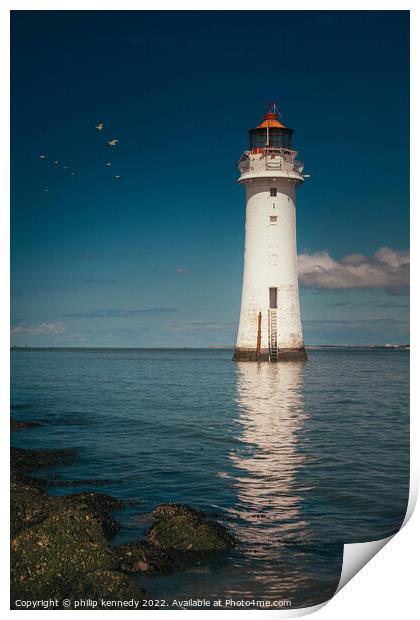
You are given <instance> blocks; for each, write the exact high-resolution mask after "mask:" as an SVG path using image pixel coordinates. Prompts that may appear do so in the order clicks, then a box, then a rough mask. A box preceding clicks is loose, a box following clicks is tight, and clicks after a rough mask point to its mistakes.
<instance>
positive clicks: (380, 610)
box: [0, 0, 420, 620]
mask: <svg viewBox="0 0 420 620" xmlns="http://www.w3.org/2000/svg"><path fill="white" fill-rule="evenodd" d="M337 8H339V9H340V10H411V21H412V38H411V41H412V43H411V50H412V51H411V58H412V79H411V84H412V95H411V100H412V102H411V110H412V115H411V123H412V135H413V136H414V139H415V141H414V146H413V147H412V159H411V178H412V179H415V180H416V176H417V174H418V166H417V163H418V161H419V159H418V138H419V124H418V121H417V115H416V114H415V110H416V109H418V108H419V101H418V87H417V83H418V77H417V80H415V79H413V77H414V76H415V75H416V76H418V75H419V71H418V61H417V58H419V57H420V54H419V49H418V48H419V45H418V42H417V39H418V37H419V34H420V33H419V27H418V26H419V19H418V9H417V8H416V7H415V6H414V2H411V3H409V2H395V1H382V2H379V1H372V0H370V1H365V2H361V1H360V0H354V1H353V2H352V3H341V5H340V7H337V3H336V2H332V1H328V2H325V1H324V2H318V3H315V2H313V1H312V2H311V1H309V0H307V1H302V0H295V1H294V2H293V3H291V2H287V3H286V2H284V1H276V0H266V2H265V3H264V10H291V9H294V10H337ZM150 9H154V10H170V9H171V10H174V9H182V10H263V9H262V7H260V6H256V5H255V3H254V2H251V1H250V0H242V1H241V2H239V0H235V1H231V2H228V3H227V2H226V1H224V2H221V1H220V0H214V1H213V2H211V3H210V2H200V3H198V2H191V1H188V2H185V1H184V2H173V1H172V2H171V1H166V2H162V1H159V0H155V2H154V3H153V6H150V5H148V3H144V2H138V1H137V2H136V1H135V0H121V1H120V2H119V3H116V2H111V1H110V0H90V1H86V0H84V1H81V0H73V1H72V2H69V1H67V2H64V1H63V2H59V1H58V0H55V1H53V0H43V1H40V2H30V1H23V0H22V1H18V0H16V1H14V2H12V1H9V2H7V1H6V2H5V3H4V4H3V6H2V8H1V12H0V17H1V19H0V41H1V44H2V45H3V53H2V54H0V67H1V75H2V78H3V79H2V84H3V86H4V85H5V84H9V25H8V21H9V19H8V12H9V10H150ZM415 69H417V71H415ZM384 105H386V102H384ZM391 121H392V119H391ZM0 122H1V125H2V126H1V129H2V132H1V134H0V135H1V136H2V140H1V148H2V149H3V151H4V156H3V157H2V159H1V161H2V164H3V165H2V167H1V172H0V174H1V184H0V187H1V190H2V192H3V194H5V196H4V200H3V201H2V202H1V206H2V208H1V209H0V235H1V237H0V265H1V268H2V278H1V280H0V282H1V284H2V288H1V303H0V317H1V326H2V329H1V331H0V343H1V348H0V352H1V353H0V354H1V357H0V369H1V375H0V381H1V383H0V405H1V410H2V412H3V424H4V432H3V433H2V437H3V441H4V446H3V450H2V455H3V458H4V461H5V462H4V463H3V467H2V469H1V472H2V477H3V479H2V482H3V485H2V488H3V489H6V488H7V485H8V470H9V463H8V457H7V455H8V453H9V440H8V434H9V433H8V430H9V417H8V411H9V346H10V341H9V319H10V317H9V301H8V300H9V284H10V283H9V249H10V248H9V238H8V230H9V214H8V210H7V208H6V205H8V204H9V195H10V186H9V166H8V162H9V152H8V142H9V140H7V137H9V101H8V99H7V98H6V97H3V98H2V99H1V115H0ZM411 189H412V205H413V208H412V218H411V239H412V244H411V256H412V263H414V264H415V265H417V255H418V250H417V248H416V244H415V240H416V239H417V237H416V233H417V234H418V232H419V228H418V219H419V216H418V211H417V209H418V206H417V205H420V201H419V200H418V199H417V198H418V195H417V194H418V189H417V184H415V183H411ZM397 209H398V205H396V210H397ZM418 302H419V295H418V290H417V286H414V287H412V315H413V316H415V317H417V316H419V312H418V310H419V309H420V308H419V303H418ZM417 334H418V329H417V326H416V324H413V326H412V338H411V343H412V353H411V356H412V362H411V363H412V377H414V376H415V375H417V373H418V371H419V365H418V359H417V358H418V354H417V349H418V344H419V343H418V335H417ZM417 376H418V375H417ZM417 383H418V381H417V382H414V380H413V381H412V403H413V406H412V412H413V415H412V416H411V446H412V449H411V500H410V501H411V502H412V501H413V498H414V497H415V496H416V495H417V489H418V473H419V453H420V451H419V446H418V439H417V438H418V427H419V424H418V421H417V415H414V413H418V411H419V406H418V405H419V399H418V389H417ZM5 497H7V494H6V493H4V495H3V503H6V504H7V506H4V508H3V510H2V511H1V518H2V525H4V526H5V527H4V528H3V536H2V539H1V552H2V556H3V557H4V558H8V557H9V541H8V523H7V521H8V519H7V515H8V499H6V501H5V499H4V498H5ZM418 513H419V511H418V510H417V512H416V513H415V515H414V517H413V519H412V520H411V521H410V522H409V523H408V524H407V525H406V526H405V527H404V530H403V531H402V532H400V533H399V534H397V536H395V537H394V538H393V540H392V541H391V542H390V544H389V545H387V547H386V549H384V550H383V551H382V552H381V554H379V557H376V558H374V559H373V560H372V561H371V562H370V563H369V564H368V565H367V566H366V567H365V568H364V569H363V571H362V575H363V576H362V577H361V576H356V578H355V579H353V580H352V583H351V586H348V587H347V588H344V589H343V590H342V591H341V592H340V593H339V595H338V596H336V597H334V599H333V600H332V601H331V602H330V603H329V604H328V605H327V606H326V607H324V608H323V609H322V611H320V612H319V613H320V614H321V615H320V617H323V618H325V619H326V620H327V619H328V618H329V617H331V618H332V619H334V620H336V618H337V617H339V618H340V619H343V620H346V619H347V618H350V617H351V618H353V617H354V615H356V614H358V615H359V614H360V612H361V611H362V612H363V616H365V617H368V616H369V615H370V614H372V616H373V615H374V616H375V617H379V618H394V617H397V616H398V618H401V617H402V616H404V615H405V616H406V617H407V616H408V615H411V614H412V612H413V611H414V609H415V608H416V606H417V605H416V595H417V591H416V588H417V587H418V586H417V583H416V582H415V581H414V579H415V577H416V575H415V572H414V567H415V564H416V556H415V551H414V550H415V549H418V548H419V544H418V543H419V529H420V528H419V527H418V526H419V521H420V519H419V515H418ZM416 545H417V546H416ZM410 567H411V568H410ZM1 577H2V584H6V583H8V580H9V566H8V562H7V561H6V562H3V564H2V573H1ZM4 590H5V595H4V598H3V600H2V607H3V609H4V611H5V612H6V613H7V614H9V613H10V614H14V613H18V612H15V611H10V610H9V609H8V608H9V600H8V596H7V592H6V588H5V589H4ZM317 607H318V606H317ZM361 607H362V608H363V609H361ZM290 611H296V612H302V611H303V610H286V611H283V612H277V611H255V612H252V613H253V614H264V616H265V617H266V616H267V614H270V615H273V614H278V613H280V615H283V617H284V614H285V613H289V612H290ZM32 613H42V612H32ZM49 613H50V614H51V612H49ZM52 613H53V614H54V613H60V612H52ZM70 613H71V612H70ZM78 613H79V614H80V613H88V612H78ZM111 613H114V614H115V613H119V612H111ZM141 613H142V614H143V613H145V612H144V611H142V612H141ZM166 613H170V614H171V616H172V617H173V618H174V620H175V616H174V614H180V613H183V612H181V611H179V612H178V611H173V610H171V611H170V612H165V611H153V614H154V615H156V614H158V615H159V614H166ZM190 613H193V614H197V613H212V612H209V611H206V612H196V611H192V612H190ZM217 613H218V614H219V617H221V616H220V614H228V615H231V614H232V613H233V614H236V615H235V617H238V614H244V615H245V616H247V617H249V613H250V611H226V612H224V611H218V612H217ZM289 615H290V613H289ZM298 615H302V614H301V613H300V614H298ZM107 616H109V612H108V613H107Z"/></svg>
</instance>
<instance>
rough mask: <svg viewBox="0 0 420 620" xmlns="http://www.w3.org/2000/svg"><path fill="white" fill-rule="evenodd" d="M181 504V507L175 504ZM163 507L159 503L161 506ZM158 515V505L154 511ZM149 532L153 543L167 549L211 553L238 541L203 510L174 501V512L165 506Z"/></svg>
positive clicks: (180, 551)
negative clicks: (161, 516)
mask: <svg viewBox="0 0 420 620" xmlns="http://www.w3.org/2000/svg"><path fill="white" fill-rule="evenodd" d="M175 506H178V508H175ZM158 508H160V507H158ZM153 514H154V515H155V518H156V514H158V515H159V510H157V509H155V510H154V511H153V513H152V515H153ZM163 514H164V517H163V518H158V519H157V520H156V521H155V523H153V525H152V526H151V527H150V529H149V530H148V531H147V533H146V538H147V540H148V542H149V543H150V544H151V545H154V546H155V547H158V548H159V549H163V550H165V551H168V552H175V553H189V554H191V553H199V554H208V553H214V552H217V551H226V550H227V549H230V548H231V547H234V546H235V545H236V544H237V541H236V539H235V538H234V537H233V536H232V535H231V534H229V532H228V531H227V530H226V528H225V527H223V526H222V525H220V523H217V521H211V520H208V519H207V518H206V516H205V515H204V516H202V515H203V513H199V512H198V511H196V510H194V509H193V508H190V507H189V506H184V505H183V504H180V505H176V504H172V505H171V515H168V512H167V511H166V509H165V510H164V511H163Z"/></svg>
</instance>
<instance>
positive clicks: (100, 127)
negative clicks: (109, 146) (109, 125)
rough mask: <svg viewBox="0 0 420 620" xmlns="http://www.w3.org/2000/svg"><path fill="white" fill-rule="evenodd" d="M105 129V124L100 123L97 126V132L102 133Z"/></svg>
mask: <svg viewBox="0 0 420 620" xmlns="http://www.w3.org/2000/svg"><path fill="white" fill-rule="evenodd" d="M103 128H104V124H103V123H98V124H97V125H95V129H96V130H97V131H102V129H103Z"/></svg>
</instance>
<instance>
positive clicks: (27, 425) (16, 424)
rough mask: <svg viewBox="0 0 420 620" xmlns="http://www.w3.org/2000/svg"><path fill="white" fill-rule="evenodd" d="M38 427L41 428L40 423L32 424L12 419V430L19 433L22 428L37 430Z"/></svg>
mask: <svg viewBox="0 0 420 620" xmlns="http://www.w3.org/2000/svg"><path fill="white" fill-rule="evenodd" d="M37 426H41V424H40V423H39V422H30V421H29V420H28V421H26V422H23V421H21V420H15V419H14V418H10V428H11V430H12V431H19V430H21V429H22V428H36V427H37Z"/></svg>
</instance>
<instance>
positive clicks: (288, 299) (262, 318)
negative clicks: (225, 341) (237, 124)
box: [233, 104, 307, 362]
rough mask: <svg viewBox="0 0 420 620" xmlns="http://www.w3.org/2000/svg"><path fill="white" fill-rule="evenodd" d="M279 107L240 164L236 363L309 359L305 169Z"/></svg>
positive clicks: (251, 133)
mask: <svg viewBox="0 0 420 620" xmlns="http://www.w3.org/2000/svg"><path fill="white" fill-rule="evenodd" d="M278 116H279V115H278V110H277V107H276V105H275V104H274V105H273V107H272V108H271V109H270V111H269V112H268V113H267V114H265V115H264V120H263V122H262V123H261V124H260V125H258V127H255V128H254V129H251V130H250V131H249V137H250V146H249V150H248V151H245V152H244V154H243V155H242V157H241V158H240V160H239V162H238V168H239V172H240V177H239V183H240V184H241V185H244V187H245V191H246V224H245V253H244V274H243V286H242V301H241V316H240V321H239V329H238V338H237V342H236V349H235V354H234V357H233V359H234V360H235V361H238V362H239V361H249V362H251V361H254V362H255V361H257V362H258V361H269V362H278V361H283V360H306V359H307V355H306V351H305V346H304V343H303V334H302V323H301V319H300V306H299V287H298V274H297V252H296V188H297V187H299V186H300V185H301V184H302V183H303V180H304V178H303V164H302V162H300V161H297V159H296V156H297V152H296V151H294V150H293V147H292V136H293V130H292V129H290V128H288V127H286V126H285V125H283V124H282V123H281V122H280V121H279V117H278Z"/></svg>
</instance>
